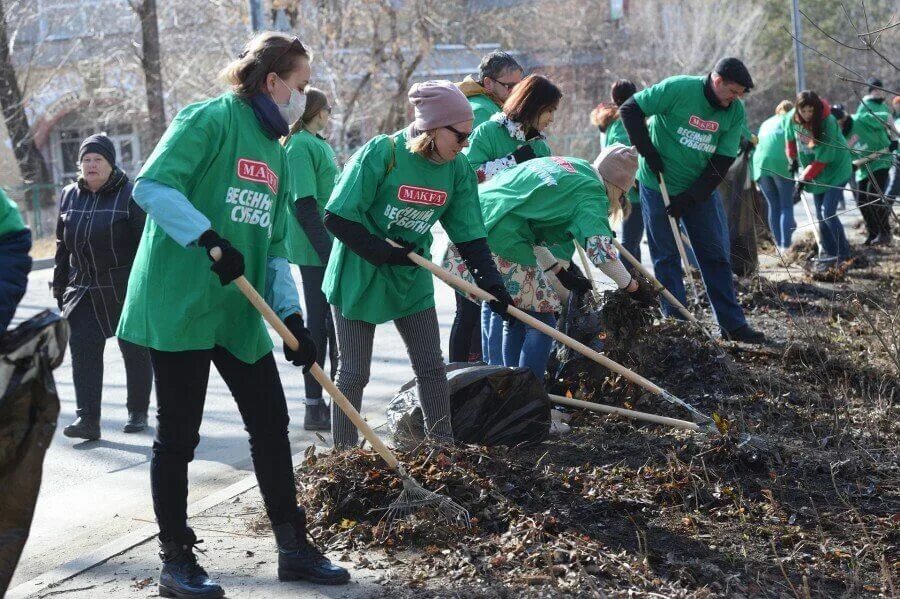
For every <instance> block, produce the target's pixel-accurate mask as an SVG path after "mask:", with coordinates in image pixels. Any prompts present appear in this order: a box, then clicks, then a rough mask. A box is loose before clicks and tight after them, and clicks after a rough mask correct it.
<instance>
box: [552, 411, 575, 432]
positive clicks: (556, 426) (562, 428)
mask: <svg viewBox="0 0 900 599" xmlns="http://www.w3.org/2000/svg"><path fill="white" fill-rule="evenodd" d="M554 411H555V410H554ZM571 430H572V427H571V426H569V425H568V424H566V423H565V422H563V421H562V420H554V419H553V418H551V419H550V434H551V435H565V434H567V433H568V432H569V431H571Z"/></svg>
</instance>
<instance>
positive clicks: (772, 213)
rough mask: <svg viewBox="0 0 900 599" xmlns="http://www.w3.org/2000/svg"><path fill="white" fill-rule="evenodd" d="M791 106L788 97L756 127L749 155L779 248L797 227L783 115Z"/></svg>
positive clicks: (785, 245)
mask: <svg viewBox="0 0 900 599" xmlns="http://www.w3.org/2000/svg"><path fill="white" fill-rule="evenodd" d="M793 107H794V105H793V104H792V103H791V102H790V100H782V101H781V102H779V103H778V106H777V107H776V108H775V114H774V116H770V117H769V118H768V119H766V120H765V121H763V124H762V125H760V127H759V133H758V135H757V138H758V139H759V143H757V144H756V149H755V150H754V151H753V155H752V157H751V170H752V173H753V180H754V181H756V185H757V186H758V187H759V190H760V191H761V192H762V194H763V196H765V198H766V202H767V203H768V204H769V227H771V229H772V235H773V236H774V237H775V244H776V245H777V246H778V247H779V248H780V249H782V250H788V249H789V248H790V247H791V238H792V237H793V235H794V230H795V229H796V228H797V222H796V220H795V219H794V200H793V197H792V196H793V191H794V181H793V179H794V178H793V177H792V176H791V166H790V163H789V162H788V159H787V155H785V153H784V135H785V129H786V126H785V115H786V114H787V113H788V112H789V111H790V110H791V108H793Z"/></svg>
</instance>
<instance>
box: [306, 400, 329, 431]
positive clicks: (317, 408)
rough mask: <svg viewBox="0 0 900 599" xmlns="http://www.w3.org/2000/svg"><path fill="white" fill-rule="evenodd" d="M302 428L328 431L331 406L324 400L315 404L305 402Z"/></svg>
mask: <svg viewBox="0 0 900 599" xmlns="http://www.w3.org/2000/svg"><path fill="white" fill-rule="evenodd" d="M303 429H304V430H307V431H330V430H331V408H330V407H329V406H328V404H326V403H325V402H324V401H320V402H319V403H317V404H316V405H309V404H306V412H305V413H304V414H303Z"/></svg>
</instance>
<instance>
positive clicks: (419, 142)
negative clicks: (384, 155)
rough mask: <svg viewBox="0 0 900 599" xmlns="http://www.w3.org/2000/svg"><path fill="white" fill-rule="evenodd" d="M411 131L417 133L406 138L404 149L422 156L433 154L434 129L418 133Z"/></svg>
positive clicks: (428, 156)
mask: <svg viewBox="0 0 900 599" xmlns="http://www.w3.org/2000/svg"><path fill="white" fill-rule="evenodd" d="M411 133H418V135H416V136H414V137H412V136H411V137H409V139H407V140H406V149H407V150H409V151H410V152H412V153H413V154H418V155H419V156H421V157H422V158H431V156H432V155H433V154H434V136H435V133H434V130H433V129H432V130H431V131H422V132H421V133H419V132H418V131H417V130H415V129H413V130H412V131H411Z"/></svg>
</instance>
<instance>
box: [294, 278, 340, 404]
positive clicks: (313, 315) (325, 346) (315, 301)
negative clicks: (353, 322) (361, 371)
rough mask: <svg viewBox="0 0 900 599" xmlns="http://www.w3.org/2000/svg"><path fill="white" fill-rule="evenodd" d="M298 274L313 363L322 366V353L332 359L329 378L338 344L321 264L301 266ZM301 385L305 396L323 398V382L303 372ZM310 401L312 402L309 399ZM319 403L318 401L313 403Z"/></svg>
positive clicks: (333, 370) (335, 361) (307, 397)
mask: <svg viewBox="0 0 900 599" xmlns="http://www.w3.org/2000/svg"><path fill="white" fill-rule="evenodd" d="M300 277H301V278H302V279H303V299H304V301H305V303H306V314H305V315H304V322H305V323H306V327H307V328H308V329H309V333H310V334H311V335H312V338H313V341H315V342H316V349H317V350H318V354H317V355H316V362H318V363H319V366H321V367H322V368H323V369H324V368H325V356H329V359H330V361H331V378H332V379H334V375H335V372H336V370H337V343H336V340H335V335H334V321H333V320H332V319H331V307H330V306H329V305H328V301H327V300H326V299H325V294H324V293H322V281H324V280H325V267H324V266H301V267H300ZM303 386H304V387H305V389H306V399H322V385H320V384H319V381H317V380H316V379H315V377H313V375H312V374H311V373H308V372H307V373H306V374H304V375H303ZM310 403H312V402H310ZM315 403H318V402H315Z"/></svg>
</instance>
